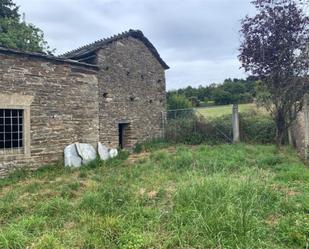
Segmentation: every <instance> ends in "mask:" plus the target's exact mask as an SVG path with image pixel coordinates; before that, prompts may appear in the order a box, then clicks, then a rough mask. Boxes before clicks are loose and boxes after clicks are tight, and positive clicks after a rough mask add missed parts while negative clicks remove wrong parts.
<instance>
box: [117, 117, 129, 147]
mask: <svg viewBox="0 0 309 249" xmlns="http://www.w3.org/2000/svg"><path fill="white" fill-rule="evenodd" d="M129 128H130V124H129V123H119V124H118V131H119V148H120V149H125V148H127V147H128V146H129V145H130V144H129Z"/></svg>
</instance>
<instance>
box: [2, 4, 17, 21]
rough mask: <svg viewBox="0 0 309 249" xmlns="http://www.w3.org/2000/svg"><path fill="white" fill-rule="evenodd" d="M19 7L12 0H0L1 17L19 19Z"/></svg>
mask: <svg viewBox="0 0 309 249" xmlns="http://www.w3.org/2000/svg"><path fill="white" fill-rule="evenodd" d="M19 17H20V16H19V13H18V7H17V6H16V4H15V3H13V2H12V0H0V18H1V19H2V18H12V19H18V18H19Z"/></svg>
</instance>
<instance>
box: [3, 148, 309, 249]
mask: <svg viewBox="0 0 309 249" xmlns="http://www.w3.org/2000/svg"><path fill="white" fill-rule="evenodd" d="M127 156H128V155H127V154H125V153H122V154H121V155H120V157H119V158H117V159H113V160H110V161H108V162H106V163H104V162H99V161H98V162H94V163H92V164H91V165H89V166H87V167H85V168H82V169H79V170H74V171H72V170H67V169H64V168H63V167H62V166H61V165H58V166H57V167H47V168H44V169H40V170H38V171H37V172H34V173H32V174H27V173H24V172H17V173H16V174H15V175H13V176H12V177H11V178H9V179H3V180H0V248H3V249H7V248H40V249H41V248H188V249H189V248H244V249H249V248H272V249H274V248H306V246H307V247H308V244H309V239H308V238H309V169H308V168H306V166H305V165H304V164H303V163H302V162H301V161H300V160H299V159H298V158H297V156H296V155H295V154H294V152H292V150H289V149H288V148H285V149H283V150H282V151H281V152H279V153H278V152H277V150H276V148H275V147H274V146H268V145H243V144H239V145H219V146H206V145H201V146H194V147H188V146H170V147H166V148H165V146H164V145H161V146H158V145H156V146H154V145H152V146H148V147H147V150H146V151H143V152H142V153H140V154H133V155H131V156H129V158H127Z"/></svg>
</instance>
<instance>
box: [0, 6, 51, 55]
mask: <svg viewBox="0 0 309 249" xmlns="http://www.w3.org/2000/svg"><path fill="white" fill-rule="evenodd" d="M0 45H1V46H4V47H9V48H16V49H20V50H23V51H29V52H45V53H49V54H51V53H52V52H53V51H51V50H50V48H49V46H48V44H47V42H46V41H45V39H44V33H43V31H42V30H41V29H39V28H37V27H36V26H35V25H33V24H27V23H25V22H21V20H20V15H19V14H18V7H16V5H15V4H14V3H13V2H12V1H11V0H0Z"/></svg>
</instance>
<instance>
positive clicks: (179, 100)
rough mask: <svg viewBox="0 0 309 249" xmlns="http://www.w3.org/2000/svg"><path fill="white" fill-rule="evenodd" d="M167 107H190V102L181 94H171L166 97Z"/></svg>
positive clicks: (172, 108)
mask: <svg viewBox="0 0 309 249" xmlns="http://www.w3.org/2000/svg"><path fill="white" fill-rule="evenodd" d="M167 107H168V109H169V110H176V109H188V108H191V107H192V105H191V102H190V101H189V100H188V99H187V98H186V97H185V96H183V95H179V94H172V95H171V96H169V98H168V99H167Z"/></svg>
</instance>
